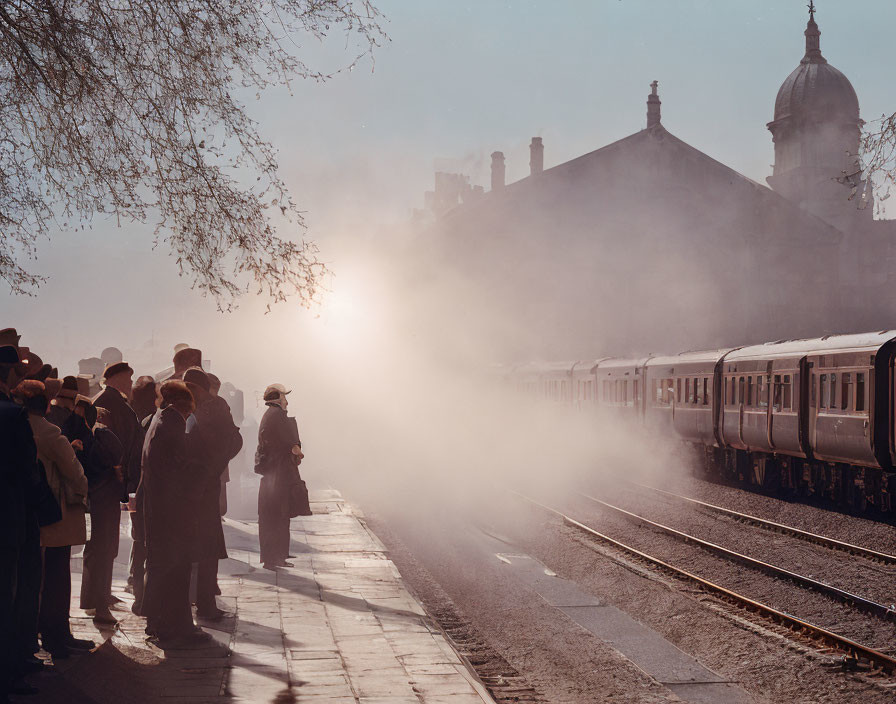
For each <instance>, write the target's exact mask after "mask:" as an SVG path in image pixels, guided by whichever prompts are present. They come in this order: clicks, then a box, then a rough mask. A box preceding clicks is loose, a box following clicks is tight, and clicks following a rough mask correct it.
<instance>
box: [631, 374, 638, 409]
mask: <svg viewBox="0 0 896 704" xmlns="http://www.w3.org/2000/svg"><path fill="white" fill-rule="evenodd" d="M632 401H634V402H635V403H636V404H637V403H638V380H637V379H635V380H634V381H633V382H632Z"/></svg>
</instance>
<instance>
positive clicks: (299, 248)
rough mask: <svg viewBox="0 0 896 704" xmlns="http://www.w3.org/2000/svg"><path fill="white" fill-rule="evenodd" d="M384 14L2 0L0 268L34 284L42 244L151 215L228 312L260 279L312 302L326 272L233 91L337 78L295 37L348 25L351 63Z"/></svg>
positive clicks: (196, 279)
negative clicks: (89, 226)
mask: <svg viewBox="0 0 896 704" xmlns="http://www.w3.org/2000/svg"><path fill="white" fill-rule="evenodd" d="M380 20H381V15H380V14H379V12H378V11H377V9H376V8H375V7H374V5H373V3H372V0H266V2H253V1H251V0H153V1H152V2H138V1H137V0H30V1H29V0H2V2H0V277H2V278H3V279H4V280H5V281H6V282H7V283H8V284H9V286H10V288H11V290H12V291H14V292H17V293H33V292H34V291H35V290H36V289H37V287H38V286H39V285H40V283H41V282H42V281H43V280H44V279H43V277H42V276H39V275H37V274H35V273H34V272H33V271H31V270H30V267H29V266H28V265H27V263H26V262H25V260H28V259H31V260H33V259H34V257H35V254H36V244H37V241H38V239H39V238H40V237H42V236H47V235H48V234H49V232H50V231H51V228H55V227H63V228H78V227H84V224H85V223H89V222H90V221H91V220H92V219H93V218H94V217H95V216H96V215H98V214H103V215H111V216H114V217H115V218H117V221H118V222H119V224H121V223H122V222H154V223H155V225H156V230H155V244H159V243H164V244H166V245H167V246H168V247H170V250H171V252H172V254H173V256H175V257H176V261H177V266H178V267H179V273H180V274H181V275H183V276H187V277H190V278H191V279H192V281H193V285H194V286H195V287H197V288H198V289H200V290H201V291H202V292H203V293H206V294H209V295H211V296H213V297H214V298H215V299H216V301H217V303H218V306H219V308H222V309H226V308H230V307H232V306H233V305H234V303H235V301H236V299H237V298H238V297H239V296H240V295H241V294H242V293H244V292H245V291H246V290H249V289H250V288H253V289H257V291H258V292H259V293H260V294H266V295H267V296H269V297H270V298H271V299H273V300H274V301H278V300H284V299H285V298H286V297H288V296H295V297H297V298H298V299H299V301H300V302H301V303H302V304H304V305H309V304H310V303H311V302H312V301H313V300H314V299H315V296H316V294H317V292H318V291H319V286H320V281H321V277H322V276H323V274H324V273H325V267H324V265H323V264H322V263H320V262H319V261H318V260H317V256H316V252H317V250H316V248H315V247H314V245H313V244H311V243H308V242H305V241H304V238H303V237H302V235H303V234H304V229H305V226H304V223H303V219H302V214H301V211H300V210H299V209H298V208H297V206H296V204H295V203H294V201H293V200H292V198H291V197H290V195H289V193H288V192H287V189H286V187H285V185H284V183H283V181H282V180H281V178H280V176H279V175H278V164H277V158H276V151H275V150H274V148H273V147H272V146H271V145H270V144H269V143H268V142H266V141H265V140H263V139H262V138H261V136H260V135H259V133H258V130H257V126H256V124H255V123H254V122H253V121H252V120H251V119H250V118H249V116H248V114H247V112H246V109H245V106H244V105H243V104H242V103H241V102H240V100H238V99H237V98H236V97H235V95H234V94H235V93H237V92H240V91H245V90H247V89H248V90H250V91H259V92H260V91H261V90H262V89H264V88H266V87H269V86H272V85H284V84H287V85H288V83H289V81H290V80H291V79H293V78H302V79H312V80H317V81H324V80H326V79H328V78H330V77H331V76H332V74H328V73H324V72H321V71H319V70H316V69H314V68H312V67H310V66H308V65H306V64H305V63H304V62H303V61H302V60H301V59H300V58H298V57H297V56H296V55H295V53H294V50H295V49H297V48H298V46H297V44H296V41H297V38H298V40H299V41H301V40H303V39H316V40H322V39H324V38H325V37H327V36H329V35H330V34H331V33H333V32H343V33H344V34H345V36H346V46H347V47H349V46H357V47H358V49H357V56H354V58H353V59H352V60H351V62H350V63H349V64H348V66H346V67H344V68H343V69H340V70H345V68H351V67H353V66H354V65H355V64H356V63H357V62H358V61H359V60H360V59H362V58H363V57H365V56H367V55H369V54H370V53H371V52H372V51H373V50H374V49H375V48H376V47H377V46H378V45H379V43H380V42H381V41H382V40H383V39H385V34H384V32H383V30H382V29H381V27H380V24H379V23H380ZM278 224H279V225H280V226H281V227H288V228H290V229H291V234H292V236H291V237H290V236H284V237H280V236H278V235H277V234H276V229H275V226H276V225H278Z"/></svg>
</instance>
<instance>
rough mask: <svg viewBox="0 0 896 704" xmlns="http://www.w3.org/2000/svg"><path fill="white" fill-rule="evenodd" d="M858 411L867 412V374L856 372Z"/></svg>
mask: <svg viewBox="0 0 896 704" xmlns="http://www.w3.org/2000/svg"><path fill="white" fill-rule="evenodd" d="M856 410H857V411H864V410H865V372H856Z"/></svg>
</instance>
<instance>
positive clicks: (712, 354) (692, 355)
mask: <svg viewBox="0 0 896 704" xmlns="http://www.w3.org/2000/svg"><path fill="white" fill-rule="evenodd" d="M729 352H731V348H730V347H725V348H723V349H718V350H691V351H689V352H682V353H681V354H674V355H666V356H663V357H652V358H651V359H650V360H649V361H648V362H647V366H648V367H667V366H675V365H676V364H699V363H700V362H713V363H715V362H718V361H719V360H720V359H722V357H724V356H725V355H726V354H728V353H729Z"/></svg>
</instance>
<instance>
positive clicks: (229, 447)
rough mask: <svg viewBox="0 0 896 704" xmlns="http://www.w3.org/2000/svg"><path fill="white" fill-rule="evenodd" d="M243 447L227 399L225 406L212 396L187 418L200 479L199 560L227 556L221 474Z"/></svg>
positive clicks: (191, 452) (189, 443)
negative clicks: (222, 524) (222, 522)
mask: <svg viewBox="0 0 896 704" xmlns="http://www.w3.org/2000/svg"><path fill="white" fill-rule="evenodd" d="M222 401H223V399H222ZM242 447H243V438H242V436H241V435H240V430H239V428H237V427H236V424H235V423H234V422H233V417H232V416H231V415H230V408H229V407H228V406H227V404H226V402H225V403H224V404H223V407H222V406H221V405H219V404H217V403H215V399H214V398H210V399H208V400H207V401H206V402H205V403H203V404H202V405H200V406H199V407H198V408H197V409H196V411H195V412H194V413H193V415H191V416H190V417H189V418H188V419H187V449H188V453H189V457H190V460H191V463H192V465H193V467H194V468H195V469H194V470H193V471H195V472H196V476H197V480H198V481H199V499H198V503H197V506H196V510H197V519H198V532H197V536H196V538H197V540H196V554H195V556H194V558H193V559H194V560H196V561H197V562H198V561H200V560H225V559H227V548H226V547H225V545H224V530H223V528H222V527H221V506H220V496H221V475H222V474H224V472H225V471H226V469H227V464H228V462H230V460H232V459H233V458H234V457H236V455H237V453H239V451H240V450H241V449H242Z"/></svg>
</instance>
